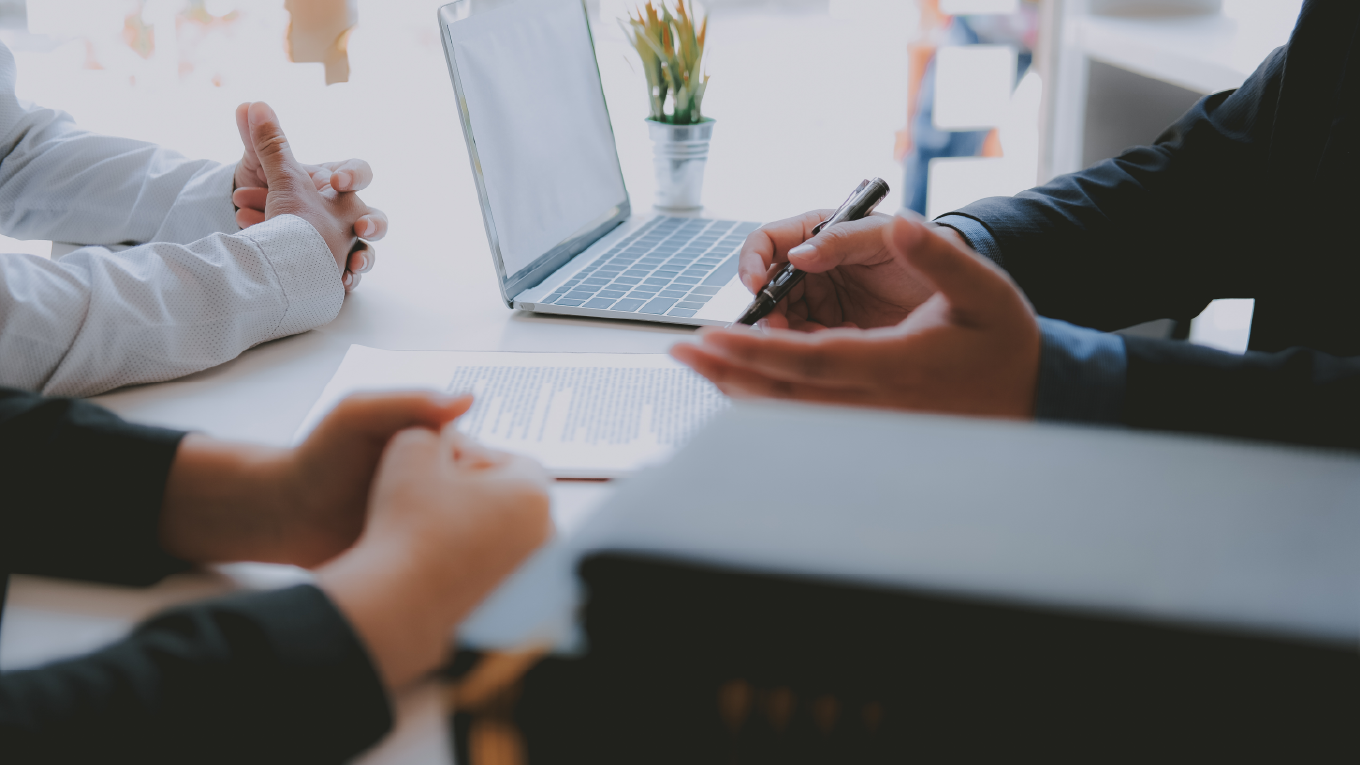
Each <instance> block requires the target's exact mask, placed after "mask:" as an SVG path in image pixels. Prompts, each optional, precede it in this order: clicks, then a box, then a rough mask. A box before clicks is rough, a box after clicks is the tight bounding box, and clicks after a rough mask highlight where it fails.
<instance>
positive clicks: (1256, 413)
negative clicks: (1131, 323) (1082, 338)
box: [1123, 337, 1360, 449]
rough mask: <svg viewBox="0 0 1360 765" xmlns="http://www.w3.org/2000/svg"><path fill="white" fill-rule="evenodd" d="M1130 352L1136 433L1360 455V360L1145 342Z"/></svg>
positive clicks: (1130, 417) (1129, 406) (1132, 342)
mask: <svg viewBox="0 0 1360 765" xmlns="http://www.w3.org/2000/svg"><path fill="white" fill-rule="evenodd" d="M1124 345H1125V351H1126V353H1127V358H1128V372H1127V379H1126V383H1125V390H1124V402H1123V406H1124V410H1123V419H1124V421H1125V422H1126V423H1127V424H1129V425H1132V426H1135V427H1141V428H1154V429H1159V430H1181V431H1194V432H1202V433H1217V434H1222V435H1229V436H1241V437H1247V438H1261V439H1269V440H1274V441H1286V442H1292V443H1299V444H1311V445H1315V446H1335V447H1345V448H1352V449H1353V448H1360V358H1337V357H1335V356H1329V355H1327V354H1325V353H1319V352H1317V351H1313V350H1308V349H1305V348H1295V349H1292V350H1288V351H1284V352H1281V353H1255V352H1248V353H1246V354H1245V355H1237V354H1232V353H1223V352H1221V351H1215V350H1212V349H1209V348H1203V347H1200V346H1196V345H1191V344H1189V343H1182V342H1176V341H1170V340H1154V339H1150V338H1140V337H1126V338H1124Z"/></svg>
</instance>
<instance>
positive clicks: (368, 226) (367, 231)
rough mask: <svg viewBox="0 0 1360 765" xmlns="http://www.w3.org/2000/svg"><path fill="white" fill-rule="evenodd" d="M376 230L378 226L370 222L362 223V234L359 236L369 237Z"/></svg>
mask: <svg viewBox="0 0 1360 765" xmlns="http://www.w3.org/2000/svg"><path fill="white" fill-rule="evenodd" d="M377 228H378V224H376V223H374V222H373V221H371V220H366V221H364V232H363V233H362V234H360V235H359V236H371V235H372V234H373V232H374V231H376V230H377Z"/></svg>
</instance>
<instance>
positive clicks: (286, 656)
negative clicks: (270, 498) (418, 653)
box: [0, 586, 392, 765]
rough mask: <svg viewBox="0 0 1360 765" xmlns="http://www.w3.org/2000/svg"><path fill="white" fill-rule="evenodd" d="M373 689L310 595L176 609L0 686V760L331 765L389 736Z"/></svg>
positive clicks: (341, 624) (338, 620)
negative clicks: (99, 648) (76, 655)
mask: <svg viewBox="0 0 1360 765" xmlns="http://www.w3.org/2000/svg"><path fill="white" fill-rule="evenodd" d="M391 723H392V719H391V712H390V709H389V705H388V701H387V697H386V695H385V692H384V690H383V687H382V684H381V681H380V680H379V678H378V675H377V673H376V671H375V670H374V668H373V665H372V663H371V662H370V660H369V658H368V655H367V653H366V651H365V649H364V647H363V645H362V644H361V643H360V642H359V639H358V638H357V637H356V636H355V634H354V632H353V630H352V629H351V628H350V626H349V624H348V623H347V622H346V621H345V619H344V617H343V616H342V615H341V614H340V612H339V611H338V610H336V608H335V606H334V605H333V604H332V603H331V602H330V600H329V599H328V598H327V597H326V595H325V594H324V593H323V592H322V591H321V590H319V589H317V588H315V587H312V586H302V587H295V588H292V589H288V590H280V591H274V592H263V593H258V592H257V593H246V594H239V595H235V596H231V597H227V598H223V599H220V600H217V601H210V602H206V603H202V604H198V605H194V606H190V607H187V608H181V609H178V610H175V611H171V612H168V613H166V614H163V615H161V616H159V617H156V618H154V619H152V620H150V621H148V622H147V623H145V624H143V625H142V626H141V627H139V628H138V629H137V631H136V632H135V633H133V634H132V635H131V636H130V637H128V638H127V639H125V640H123V641H121V642H119V643H117V644H115V645H113V646H110V647H109V648H106V649H104V650H102V651H99V652H98V653H95V654H92V655H90V656H86V657H82V658H79V659H73V660H70V661H64V662H60V663H57V664H53V665H50V666H48V667H44V668H41V669H35V670H26V671H21V672H11V673H7V674H4V675H0V751H3V752H4V760H5V762H12V763H16V765H18V763H30V762H32V763H37V762H44V763H45V762H61V763H66V762H138V763H147V764H152V763H183V762H202V763H217V762H222V763H243V762H255V763H276V762H277V763H290V765H301V764H303V763H340V762H345V761H347V760H349V759H350V758H352V757H353V756H354V755H356V754H358V753H360V752H362V751H363V750H365V749H367V748H368V747H369V746H371V745H372V744H373V743H375V742H376V741H377V740H378V739H379V738H381V737H382V736H383V735H384V734H385V733H386V731H387V730H388V729H389V728H390V727H391Z"/></svg>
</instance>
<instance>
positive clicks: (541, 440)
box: [295, 345, 727, 478]
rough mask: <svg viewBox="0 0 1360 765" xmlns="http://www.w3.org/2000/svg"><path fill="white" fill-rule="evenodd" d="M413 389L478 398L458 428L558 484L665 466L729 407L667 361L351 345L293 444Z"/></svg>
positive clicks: (643, 356)
mask: <svg viewBox="0 0 1360 765" xmlns="http://www.w3.org/2000/svg"><path fill="white" fill-rule="evenodd" d="M412 389H433V390H440V391H446V392H449V393H460V392H471V393H473V394H475V395H476V398H477V400H476V403H475V404H473V407H472V410H471V411H469V412H468V413H467V414H465V415H463V417H461V418H460V419H459V426H458V427H459V429H460V430H462V431H463V432H464V433H467V434H469V435H471V436H473V437H475V438H477V439H478V440H480V441H482V442H483V443H485V444H487V445H489V446H492V447H495V448H498V449H505V450H507V451H514V452H519V453H522V454H527V455H529V456H531V457H533V458H535V459H537V460H539V461H540V462H542V463H543V464H544V466H545V467H547V469H548V471H549V472H550V473H551V474H552V475H553V476H555V477H557V478H616V477H619V476H622V475H626V474H628V473H631V472H632V471H634V470H636V469H638V468H639V467H642V466H644V465H648V464H653V463H656V462H659V461H662V460H664V459H666V457H668V456H670V454H671V453H672V452H673V451H674V450H675V448H676V447H677V446H679V445H681V444H683V443H684V442H685V441H686V440H687V439H688V438H689V436H690V435H691V434H692V433H693V432H694V431H695V430H697V429H698V428H699V427H700V426H702V425H703V424H704V423H705V422H707V420H708V419H709V418H710V417H711V416H712V415H713V414H714V413H716V412H717V411H719V410H720V409H722V408H724V407H725V406H727V399H726V398H725V397H724V396H723V395H722V393H720V392H719V391H718V389H717V388H715V387H714V386H713V385H712V384H711V383H709V382H707V381H706V380H704V379H703V378H701V377H699V376H698V375H696V374H695V373H694V372H692V371H690V370H689V369H687V368H685V367H684V366H682V365H680V364H677V363H676V362H675V361H673V360H671V358H670V357H668V356H666V355H664V354H654V353H514V352H497V351H382V350H377V349H375V348H367V347H364V346H362V345H352V346H350V349H349V352H348V353H346V354H345V359H344V361H342V362H341V363H340V368H339V369H338V370H336V373H335V375H334V377H332V378H331V381H330V382H329V383H328V384H327V385H326V388H325V390H324V391H322V394H321V398H320V399H319V400H318V401H317V402H316V404H315V405H314V406H313V407H312V411H311V413H309V414H308V415H307V419H306V420H305V421H303V424H302V427H301V428H299V429H298V433H297V436H296V438H295V441H301V440H302V439H303V438H304V437H305V436H306V434H308V433H310V432H311V431H312V429H313V428H315V427H316V425H317V423H318V422H320V421H321V418H322V417H324V416H325V415H326V413H327V412H329V411H330V410H331V409H332V408H334V407H335V405H336V404H337V403H339V402H340V400H341V399H343V398H344V397H345V396H348V395H349V394H351V393H356V392H359V391H374V390H412Z"/></svg>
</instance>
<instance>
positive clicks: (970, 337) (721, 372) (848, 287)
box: [671, 211, 1040, 418]
mask: <svg viewBox="0 0 1360 765" xmlns="http://www.w3.org/2000/svg"><path fill="white" fill-rule="evenodd" d="M829 214H830V211H814V212H811V213H807V214H805V215H802V216H799V217H796V218H790V219H787V220H783V221H779V222H777V223H771V224H769V225H767V226H764V227H762V228H761V229H759V230H757V231H755V232H753V233H752V234H751V235H750V236H748V237H747V239H746V242H745V244H744V245H743V246H742V251H741V266H740V271H739V274H740V277H741V279H742V282H743V283H744V284H745V285H746V286H747V287H748V288H749V289H751V291H752V292H755V291H757V290H758V289H760V287H762V286H764V284H765V282H766V281H767V280H768V279H769V277H770V275H771V274H772V273H773V272H774V270H775V269H776V268H778V267H780V266H782V265H783V263H784V262H785V261H788V262H792V263H793V264H794V265H795V266H797V267H798V268H800V269H802V270H803V271H806V272H807V273H808V276H807V277H806V278H805V279H804V280H803V283H802V284H800V285H799V286H798V287H796V288H795V289H794V290H793V292H792V293H791V294H790V296H789V298H788V299H787V300H785V301H784V303H783V304H781V305H780V306H779V307H778V308H777V309H776V310H775V312H774V313H772V314H771V315H770V316H769V317H768V318H767V319H766V320H765V321H764V325H765V326H764V331H763V332H761V331H758V330H751V329H747V328H744V327H732V328H728V329H707V330H704V331H703V332H702V333H701V334H700V338H699V342H698V343H695V344H690V343H682V344H677V345H676V346H674V347H673V348H672V350H671V354H672V355H673V356H674V357H675V358H676V359H678V360H680V361H682V362H684V363H685V364H688V365H689V366H691V367H693V368H694V369H695V370H696V371H698V372H699V373H700V374H702V375H704V376H705V377H707V378H708V379H710V380H712V381H713V382H714V383H715V384H716V385H717V386H718V387H719V388H720V389H721V390H722V391H723V392H724V393H727V394H728V395H731V396H734V397H770V398H784V399H797V400H803V401H813V402H822V403H836V404H857V405H863V406H875V407H885V408H891V409H908V410H916V411H931V412H949V413H956V414H973V415H990V416H1002V417H1017V418H1027V417H1032V416H1033V413H1034V391H1035V385H1036V380H1037V377H1038V367H1039V349H1040V332H1039V326H1038V320H1037V317H1036V316H1035V314H1034V310H1033V308H1031V307H1030V305H1029V302H1028V301H1027V300H1026V299H1025V296H1024V295H1023V294H1022V293H1021V291H1020V289H1019V288H1018V287H1017V286H1016V285H1015V283H1014V282H1012V281H1011V279H1010V277H1009V276H1008V275H1007V274H1006V273H1005V272H1004V271H1002V270H1001V269H999V268H997V267H996V266H995V265H994V264H992V263H991V262H990V261H988V260H986V259H985V258H983V257H981V256H979V255H977V253H974V252H973V251H972V250H970V249H969V248H968V247H967V246H966V245H965V244H964V243H963V241H962V239H961V238H960V237H959V236H958V235H957V234H955V233H954V232H953V231H952V230H950V229H946V228H940V227H936V226H932V225H931V224H929V223H926V222H925V221H924V219H922V218H920V217H919V216H917V215H915V214H914V213H910V212H902V213H899V214H898V215H896V216H887V215H873V216H870V217H868V218H865V219H863V220H860V221H855V222H851V223H843V224H840V225H837V226H833V227H830V228H828V229H826V230H824V231H823V232H822V233H821V234H819V235H818V236H816V237H814V238H812V239H808V235H809V234H810V233H811V230H812V228H813V227H814V226H816V225H817V223H819V222H821V221H822V220H823V219H824V218H825V217H826V216H827V215H829Z"/></svg>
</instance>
